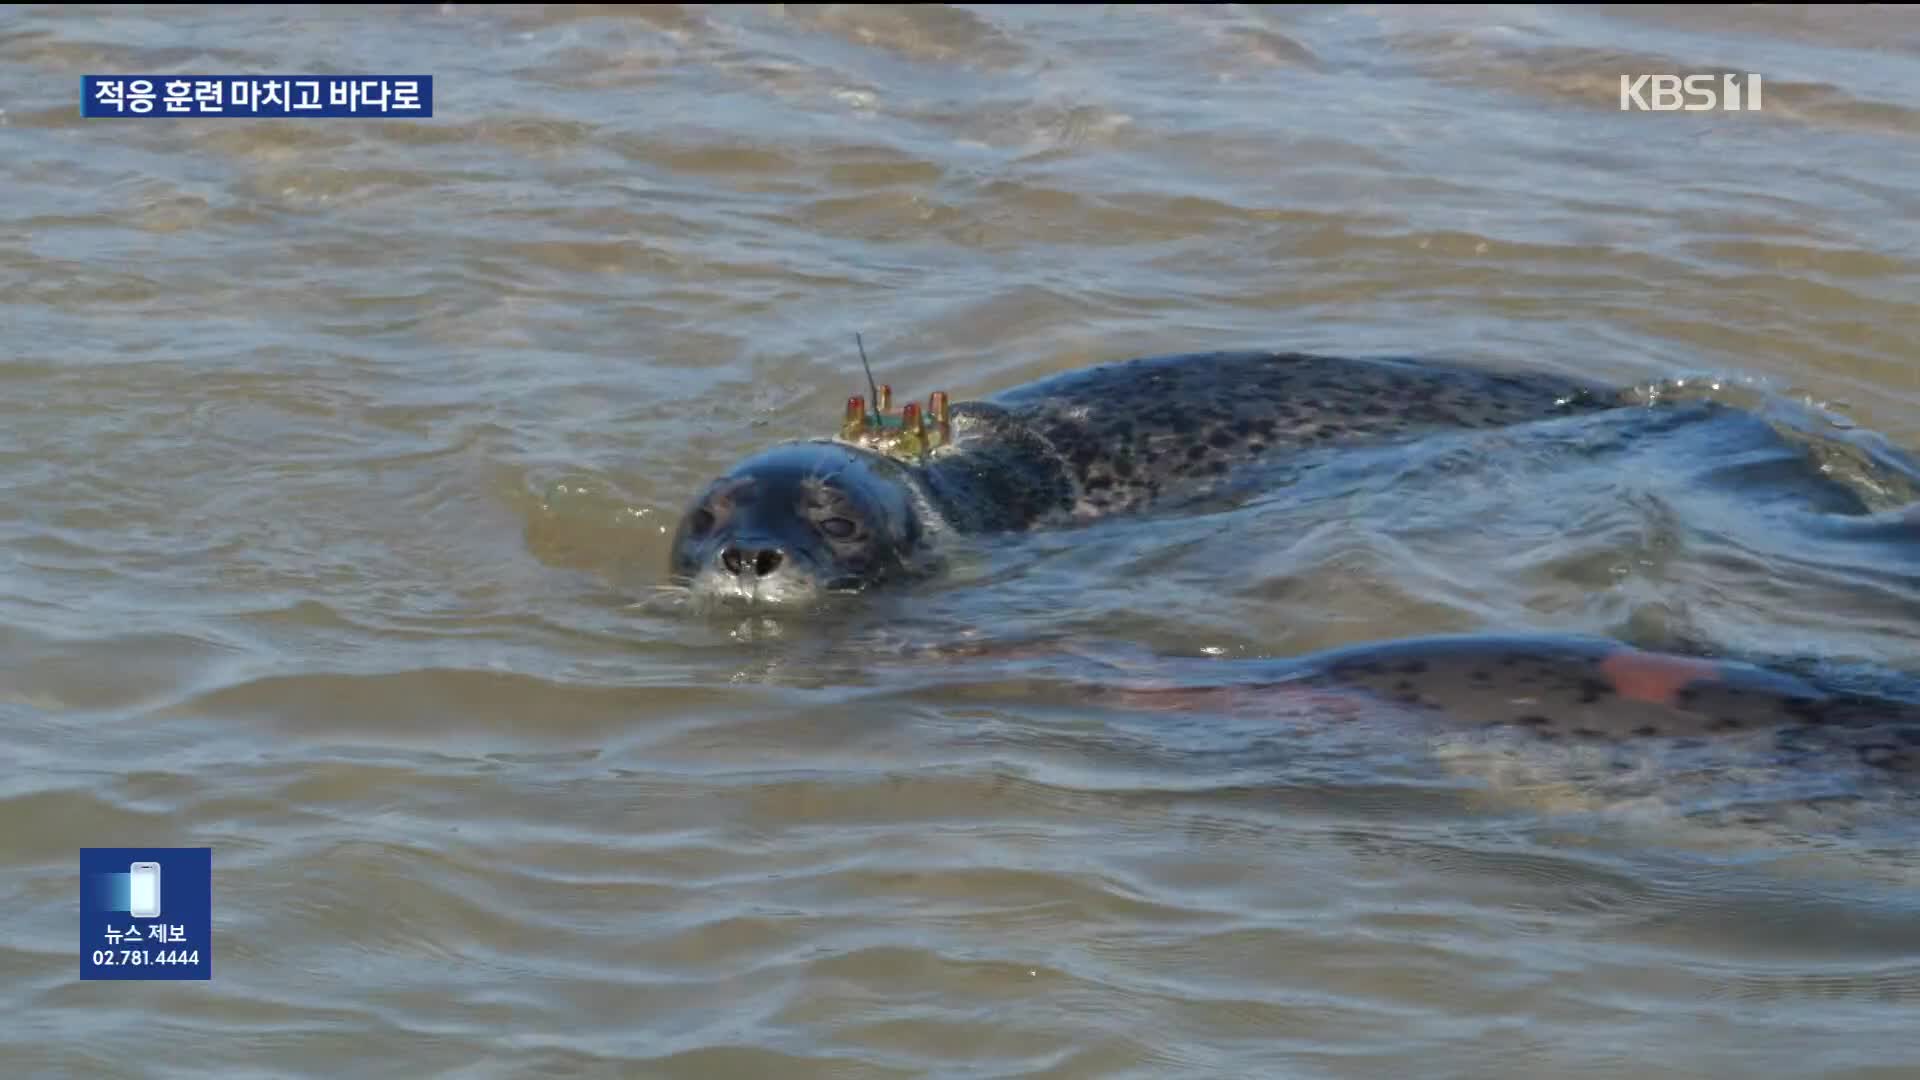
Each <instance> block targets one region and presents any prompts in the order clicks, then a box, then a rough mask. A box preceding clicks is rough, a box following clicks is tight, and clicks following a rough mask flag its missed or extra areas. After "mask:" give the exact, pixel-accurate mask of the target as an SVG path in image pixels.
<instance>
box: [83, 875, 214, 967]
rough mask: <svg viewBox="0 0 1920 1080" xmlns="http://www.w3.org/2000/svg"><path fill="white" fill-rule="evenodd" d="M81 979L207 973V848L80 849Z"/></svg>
mask: <svg viewBox="0 0 1920 1080" xmlns="http://www.w3.org/2000/svg"><path fill="white" fill-rule="evenodd" d="M80 978H81V980H82V981H91V980H96V979H103V980H104V979H138V980H156V979H202V980H204V979H211V978H213V849H212V848H81V849H80Z"/></svg>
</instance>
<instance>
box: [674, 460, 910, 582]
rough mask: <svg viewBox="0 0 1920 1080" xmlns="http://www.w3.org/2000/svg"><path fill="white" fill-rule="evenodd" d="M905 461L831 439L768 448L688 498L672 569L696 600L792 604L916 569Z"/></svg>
mask: <svg viewBox="0 0 1920 1080" xmlns="http://www.w3.org/2000/svg"><path fill="white" fill-rule="evenodd" d="M915 502H916V500H915V499H914V497H913V489H912V481H911V480H910V479H909V478H908V476H907V472H906V469H905V468H904V467H903V466H901V465H900V464H899V463H897V462H894V461H892V460H890V459H888V458H886V457H884V456H881V455H879V454H875V453H872V452H870V451H866V450H862V449H859V448H857V447H852V446H846V445H843V444H840V443H833V442H796V443H786V444H784V445H781V446H776V447H773V448H772V449H770V450H767V451H765V452H763V453H760V454H758V455H755V456H754V457H750V458H748V459H747V460H745V461H743V462H741V463H740V464H739V465H737V466H735V467H734V469H733V470H732V471H731V472H729V473H727V474H726V475H725V476H723V477H721V478H720V479H718V480H716V481H714V482H713V483H712V484H711V485H709V486H708V487H707V490H706V491H705V492H704V493H702V494H701V495H700V497H699V498H698V499H696V500H694V502H693V505H692V506H690V507H688V509H687V513H686V515H685V516H684V517H682V518H681V520H680V529H679V531H678V532H677V533H676V534H675V536H674V538H673V552H672V557H671V566H672V571H673V575H674V576H675V577H676V578H677V579H679V580H680V581H682V582H683V583H685V584H686V585H688V586H689V587H690V589H691V590H692V592H693V594H694V596H695V598H696V599H698V600H701V601H706V602H714V601H718V602H741V603H747V604H752V605H756V606H763V605H764V606H775V607H793V606H801V605H805V604H809V603H812V602H814V601H817V600H819V599H821V598H822V597H823V596H825V595H826V594H829V593H835V592H856V591H859V590H862V589H865V588H867V587H869V586H872V585H877V584H880V583H882V582H885V581H890V580H894V579H897V578H901V577H910V576H916V575H917V574H918V573H919V572H920V571H921V570H922V569H923V563H924V561H925V552H924V550H923V543H922V541H923V538H924V535H925V528H924V525H923V522H922V521H921V515H920V512H919V510H918V509H917V508H916V505H915Z"/></svg>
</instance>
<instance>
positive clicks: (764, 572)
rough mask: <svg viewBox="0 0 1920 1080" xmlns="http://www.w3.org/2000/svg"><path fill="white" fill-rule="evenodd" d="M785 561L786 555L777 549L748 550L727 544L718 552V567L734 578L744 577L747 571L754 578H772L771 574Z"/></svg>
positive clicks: (747, 548)
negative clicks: (722, 567) (724, 568)
mask: <svg viewBox="0 0 1920 1080" xmlns="http://www.w3.org/2000/svg"><path fill="white" fill-rule="evenodd" d="M786 561H787V556H786V553H785V552H783V551H781V550H780V549H779V548H749V547H740V546H739V545H737V544H728V545H727V546H726V547H725V548H724V549H722V550H721V552H720V565H721V566H724V567H726V568H727V572H728V573H730V574H732V575H733V576H735V577H744V576H745V575H746V574H747V572H748V571H749V570H751V571H752V572H753V576H754V577H762V578H763V577H772V576H773V572H774V571H775V570H778V569H780V564H781V563H784V562H786Z"/></svg>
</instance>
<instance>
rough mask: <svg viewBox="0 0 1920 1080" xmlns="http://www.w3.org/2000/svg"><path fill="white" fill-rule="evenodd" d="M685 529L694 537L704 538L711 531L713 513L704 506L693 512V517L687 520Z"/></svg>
mask: <svg viewBox="0 0 1920 1080" xmlns="http://www.w3.org/2000/svg"><path fill="white" fill-rule="evenodd" d="M687 528H688V529H689V530H690V531H691V532H692V533H693V535H695V536H705V535H706V534H707V533H709V532H711V531H713V511H711V510H709V509H707V508H706V507H704V506H703V507H701V508H700V509H698V510H695V511H694V512H693V516H691V517H689V518H688V519H687Z"/></svg>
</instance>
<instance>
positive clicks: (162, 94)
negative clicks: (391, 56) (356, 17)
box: [80, 75, 433, 120]
mask: <svg viewBox="0 0 1920 1080" xmlns="http://www.w3.org/2000/svg"><path fill="white" fill-rule="evenodd" d="M80 115H81V117H82V118H83V119H88V120H115V119H118V120H139V119H149V120H151V119H160V118H163V117H167V118H186V117H229V118H240V119H253V120H258V119H268V118H292V117H302V116H361V117H380V116H385V117H401V118H411V119H425V118H430V117H432V116H433V76H431V75H83V76H81V78H80Z"/></svg>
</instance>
